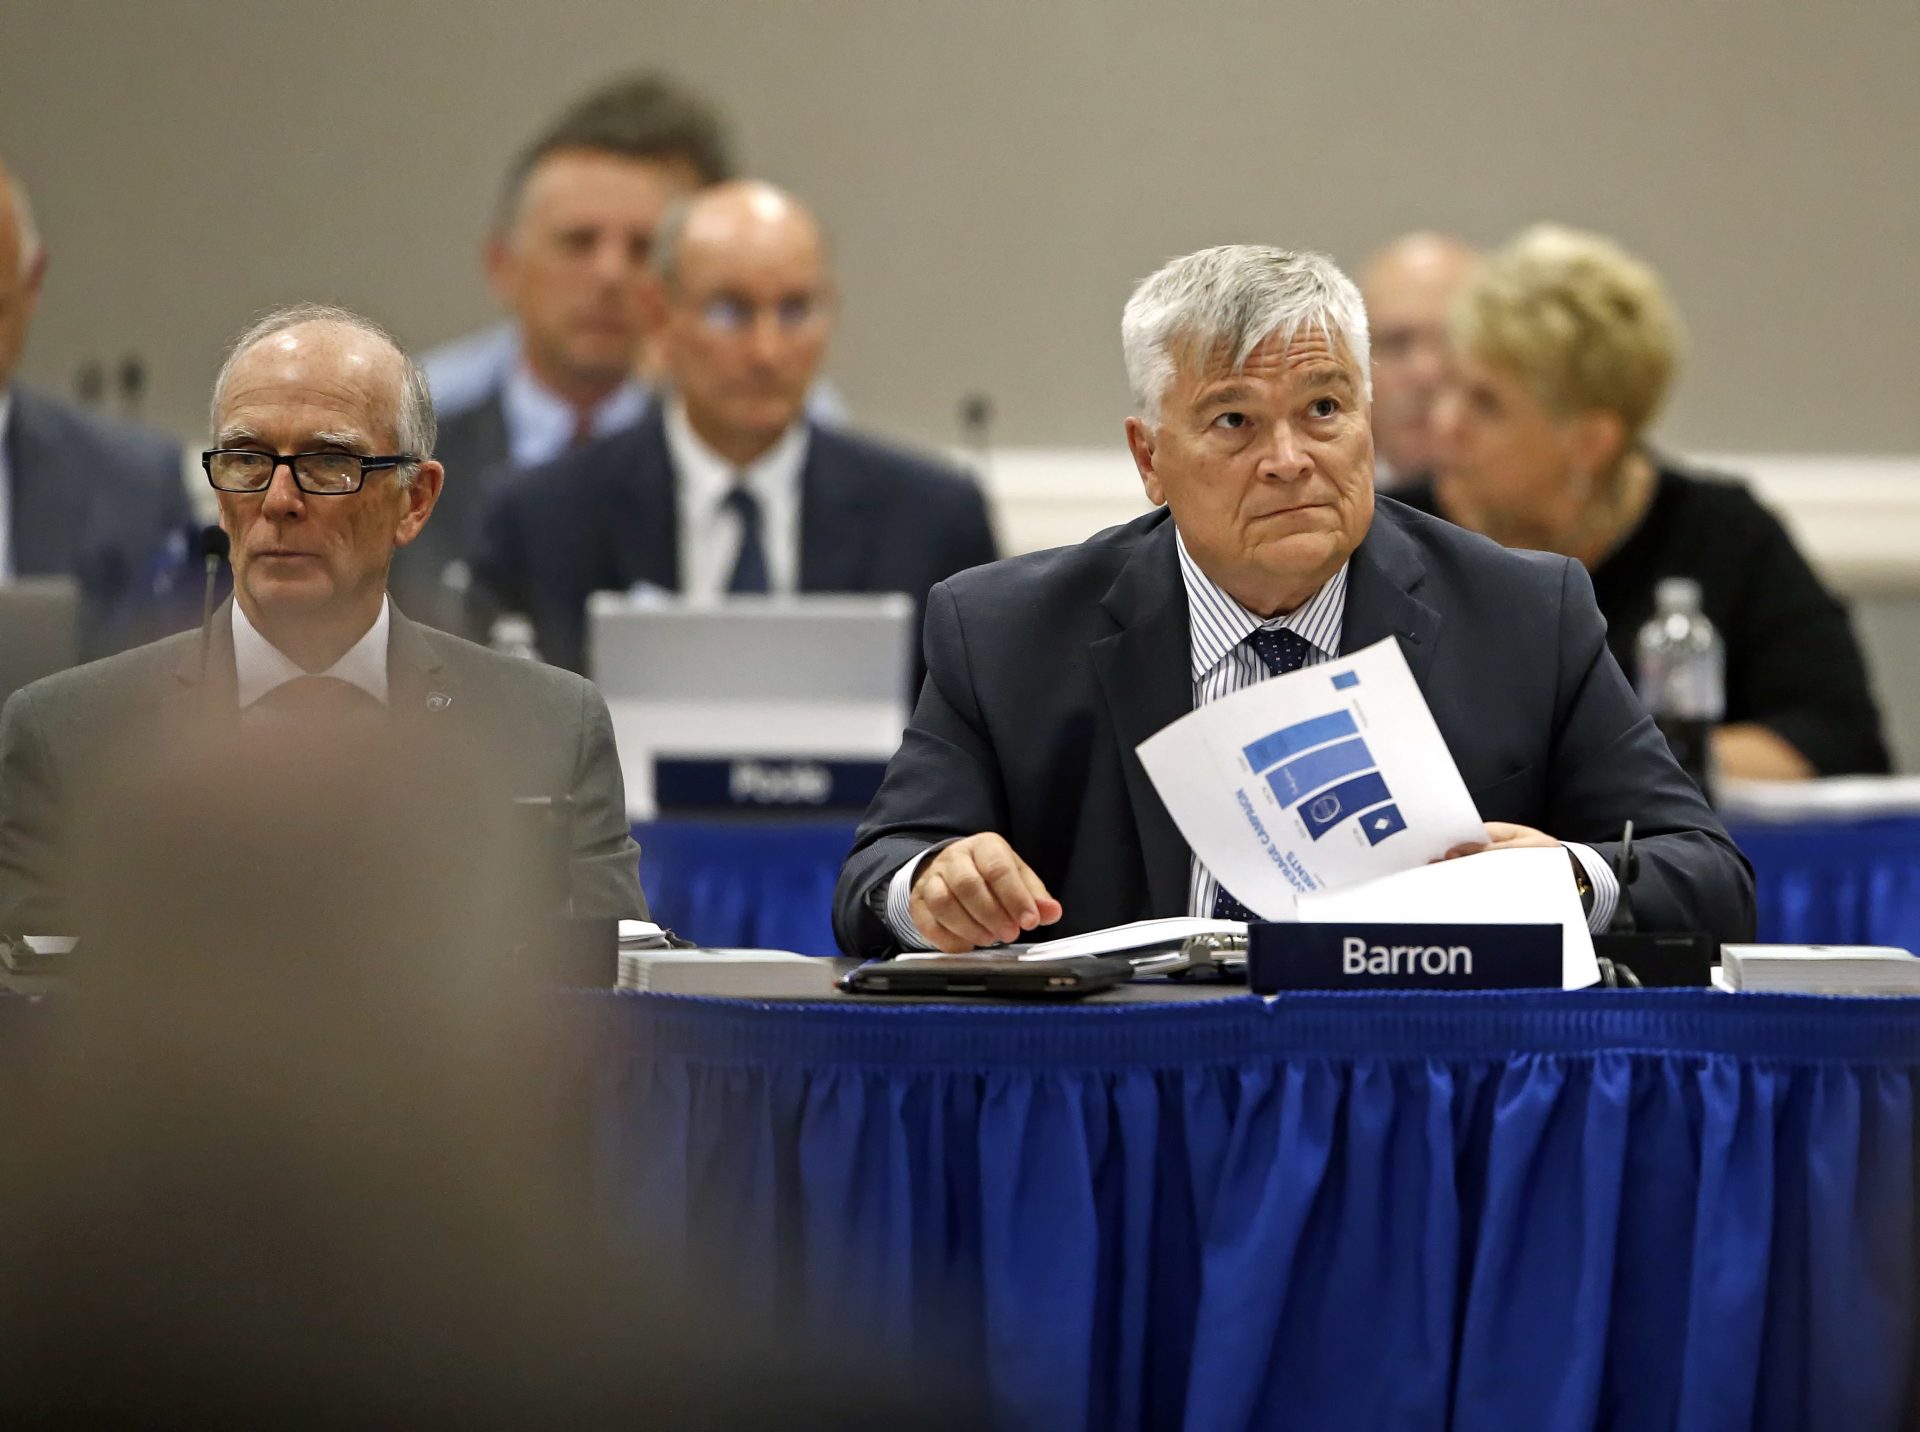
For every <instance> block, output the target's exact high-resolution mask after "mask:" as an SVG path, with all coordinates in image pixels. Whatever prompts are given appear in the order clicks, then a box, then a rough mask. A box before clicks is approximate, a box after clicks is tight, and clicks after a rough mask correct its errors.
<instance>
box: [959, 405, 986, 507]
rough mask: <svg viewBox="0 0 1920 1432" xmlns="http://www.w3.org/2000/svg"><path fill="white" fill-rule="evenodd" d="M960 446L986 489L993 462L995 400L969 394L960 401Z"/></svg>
mask: <svg viewBox="0 0 1920 1432" xmlns="http://www.w3.org/2000/svg"><path fill="white" fill-rule="evenodd" d="M960 445H961V446H962V447H963V448H965V449H966V451H967V456H968V457H969V459H971V461H972V464H973V475H974V477H975V478H976V479H977V480H978V481H979V483H980V485H981V486H982V487H985V486H986V485H987V477H988V470H989V468H990V467H991V466H992V462H993V399H992V398H990V397H988V396H987V395H986V394H985V393H969V394H967V395H966V396H965V397H964V398H962V399H961V400H960Z"/></svg>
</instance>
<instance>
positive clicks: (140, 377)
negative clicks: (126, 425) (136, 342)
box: [120, 353, 147, 418]
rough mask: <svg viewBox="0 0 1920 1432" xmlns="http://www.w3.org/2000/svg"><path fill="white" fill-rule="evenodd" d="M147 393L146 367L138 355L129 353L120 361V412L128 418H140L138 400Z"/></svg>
mask: <svg viewBox="0 0 1920 1432" xmlns="http://www.w3.org/2000/svg"><path fill="white" fill-rule="evenodd" d="M146 391H147V365H146V364H145V363H143V362H141V361H140V355H139V354H137V353H129V354H128V355H127V356H126V357H125V358H122V359H121V360H120V411H121V413H122V414H123V415H124V416H126V417H128V418H138V417H139V416H140V400H141V398H142V397H144V396H145V395H146Z"/></svg>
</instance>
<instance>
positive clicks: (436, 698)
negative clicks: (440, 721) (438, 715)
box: [427, 691, 453, 711]
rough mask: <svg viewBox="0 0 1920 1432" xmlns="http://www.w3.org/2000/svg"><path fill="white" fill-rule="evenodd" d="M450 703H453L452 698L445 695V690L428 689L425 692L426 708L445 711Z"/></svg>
mask: <svg viewBox="0 0 1920 1432" xmlns="http://www.w3.org/2000/svg"><path fill="white" fill-rule="evenodd" d="M451 705H453V698H452V697H451V696H449V695H447V693H446V692H444V691H430V692H428V693H427V710H429V711H445V710H446V709H447V708H448V707H449V706H451Z"/></svg>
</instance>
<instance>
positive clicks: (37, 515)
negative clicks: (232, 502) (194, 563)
mask: <svg viewBox="0 0 1920 1432" xmlns="http://www.w3.org/2000/svg"><path fill="white" fill-rule="evenodd" d="M6 445H7V471H8V474H9V478H10V482H11V485H12V493H11V502H12V508H11V516H12V521H11V529H12V543H11V545H12V550H13V569H14V571H15V572H17V573H18V574H19V575H21V576H23V577H37V576H72V577H75V578H77V579H78V580H79V583H80V592H81V597H82V599H83V602H84V608H83V613H82V634H81V644H82V647H83V649H84V650H85V651H86V652H87V653H88V654H90V655H97V654H100V653H102V652H105V651H108V650H112V649H115V648H116V647H118V646H120V645H124V644H125V643H126V641H127V640H128V639H129V638H128V637H127V636H126V635H123V634H122V633H124V632H128V631H132V630H137V627H136V626H135V625H134V624H135V623H137V622H138V620H139V618H140V616H141V615H142V614H141V612H140V611H139V610H138V608H139V606H140V604H141V602H142V600H143V598H144V596H145V594H146V593H147V592H150V591H151V589H152V582H153V577H154V576H155V574H156V570H157V569H158V568H159V567H160V566H161V565H162V564H164V563H166V562H167V561H169V560H175V561H177V560H178V555H177V554H176V553H170V552H169V547H170V544H172V543H175V542H177V541H178V540H179V539H180V538H181V537H182V536H183V535H184V534H185V533H186V532H187V531H188V529H189V527H190V526H191V525H192V522H193V513H192V510H191V509H190V507H189V506H188V503H187V491H186V485H185V481H184V479H183V477H182V471H181V460H180V446H179V444H178V443H175V442H174V441H173V440H172V439H171V438H168V437H166V436H165V435H164V434H161V433H156V432H152V431H149V430H148V429H146V428H142V427H136V426H134V425H133V424H131V423H123V422H119V421H117V420H115V419H111V418H105V417H102V416H100V415H99V414H97V413H90V412H88V411H87V410H86V409H84V408H79V407H75V406H74V405H73V404H71V403H65V402H62V401H61V400H60V399H58V398H53V397H49V396H48V395H47V394H45V393H41V392H38V391H36V390H35V389H32V388H28V387H25V386H23V385H22V384H19V383H16V384H14V385H13V413H12V416H11V417H10V418H9V419H8V422H7V432H6ZM196 614H197V609H196Z"/></svg>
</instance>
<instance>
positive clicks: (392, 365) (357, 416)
mask: <svg viewBox="0 0 1920 1432" xmlns="http://www.w3.org/2000/svg"><path fill="white" fill-rule="evenodd" d="M213 428H214V447H213V449H212V450H211V451H209V452H208V453H207V454H206V455H205V457H204V458H203V463H204V465H205V467H206V470H207V474H208V477H209V479H210V480H211V481H212V483H213V485H214V487H215V488H216V489H217V490H218V493H219V502H220V523H221V526H222V528H224V529H225V531H226V533H227V535H228V537H229V539H230V540H231V543H232V560H233V575H234V598H233V600H231V601H229V602H227V603H226V604H224V605H223V606H221V607H220V609H219V610H218V611H216V612H215V613H214V615H213V617H212V619H211V620H210V621H209V623H208V624H207V625H206V627H205V628H203V629H202V630H201V631H199V632H192V633H187V634H184V635H181V636H177V637H171V638H168V639H167V640H165V641H160V642H156V643H154V644H152V645H150V646H144V647H140V648H137V649H135V650H133V651H129V652H124V653H122V654H121V655H119V656H115V657H110V658H108V659H106V660H104V661H99V662H94V663H92V664H90V665H87V666H82V667H77V668H75V669H74V670H72V671H68V672H63V673H61V674H60V675H57V676H53V677H48V678H47V679H45V680H43V681H40V682H36V683H35V684H33V685H31V686H29V687H26V688H25V689H23V690H21V691H19V692H17V693H16V694H15V695H14V696H13V698H12V699H11V700H9V701H8V703H7V705H6V708H5V711H4V713H0V930H12V931H14V932H16V933H25V934H33V933H56V932H62V931H65V930H69V929H73V928H77V927H76V925H75V923H74V922H75V920H76V918H77V917H78V915H79V913H80V912H76V911H74V910H72V909H70V908H68V906H67V904H66V900H65V896H66V892H67V889H68V877H69V876H70V874H71V873H72V872H71V869H70V863H71V862H72V861H73V860H74V859H75V858H76V850H75V846H76V841H75V832H76V830H77V829H78V828H80V826H81V825H82V824H83V823H84V821H86V820H88V819H104V820H111V819H112V804H113V790H114V789H115V779H116V777H118V776H121V775H124V774H125V773H126V771H127V767H128V765H129V763H130V762H131V763H138V762H141V761H147V762H151V761H153V760H155V759H164V758H165V757H164V752H165V750H166V741H167V740H168V739H169V738H175V737H197V738H199V739H202V740H213V741H215V742H221V741H226V740H228V739H229V738H231V739H232V740H233V745H234V749H235V750H236V752H238V753H240V756H242V757H243V756H244V752H245V749H246V746H247V740H246V739H243V738H245V737H247V736H248V735H249V734H251V736H253V737H254V738H260V737H261V736H262V733H265V738H266V739H273V738H274V736H275V733H285V734H286V739H289V740H316V739H317V740H324V739H326V735H327V732H328V731H329V730H332V729H341V730H352V731H355V732H364V731H367V730H375V729H377V730H379V731H380V732H382V733H383V734H384V735H385V736H387V737H390V738H391V740H392V741H394V742H396V743H398V744H399V747H400V748H401V749H403V750H404V749H406V748H407V747H409V746H417V749H418V750H419V751H421V752H422V753H423V754H425V753H427V752H435V753H443V752H445V751H447V750H449V749H458V750H464V751H470V752H471V753H472V754H473V755H474V756H475V757H476V758H477V759H478V760H480V761H482V762H485V763H486V765H485V767H484V769H485V771H486V773H487V777H488V779H490V780H494V781H497V782H498V783H499V785H500V786H501V788H502V790H503V793H505V794H510V795H512V796H515V797H522V796H528V797H552V798H561V805H562V808H564V809H565V810H566V811H567V812H568V822H569V826H570V830H569V849H570V880H569V883H570V897H571V901H570V903H571V908H572V912H573V913H574V914H576V915H591V916H622V915H638V914H642V913H644V911H645V900H644V898H643V897H642V895H641V893H640V887H639V879H638V867H637V861H638V851H637V849H636V848H635V846H634V844H633V841H632V838H631V837H630V835H629V834H628V828H627V820H626V810H625V799H624V793H623V789H622V783H621V777H620V766H619V760H618V757H617V756H616V754H615V751H614V745H613V735H612V727H611V723H610V722H609V720H608V716H607V709H606V703H605V702H604V701H603V700H602V699H601V697H600V695H599V693H598V692H597V691H595V690H594V688H593V687H592V686H590V685H589V684H588V683H587V682H585V681H583V680H581V679H580V678H579V677H577V676H573V675H570V674H569V673H566V672H563V671H558V670H555V669H553V668H550V667H545V666H540V665H538V664H536V663H532V662H527V661H519V660H515V659H513V658H509V657H503V656H498V655H496V654H494V653H492V652H489V651H487V650H486V649H484V648H482V647H478V646H475V645H473V644H472V643H470V642H465V641H461V640H459V639H458V638H456V637H452V636H448V635H446V634H444V633H441V632H438V631H434V630H431V629H429V628H425V627H421V626H418V625H416V624H415V623H413V622H411V621H409V620H408V619H407V618H406V617H405V616H403V615H402V614H401V613H400V612H399V610H398V609H397V608H396V607H395V606H394V605H393V603H392V602H391V601H389V600H388V597H387V590H386V588H387V573H388V569H389V567H390V565H391V563H392V560H393V553H394V550H395V549H396V548H397V547H403V546H405V545H406V544H408V543H409V542H411V541H413V540H414V539H415V538H416V537H417V536H418V535H419V533H420V530H421V528H422V527H423V526H424V525H425V524H426V522H427V520H428V518H429V517H430V516H431V515H432V512H433V507H434V502H435V500H436V499H437V498H438V496H439V492H440V484H441V479H442V471H441V467H440V464H439V463H437V462H435V461H434V460H433V456H432V453H433V441H434V421H433V407H432V403H431V400H430V399H429V397H428V393H427V386H426V380H425V378H424V377H423V376H422V375H421V373H420V370H419V368H418V367H417V366H416V365H415V364H414V363H413V362H412V361H411V360H410V359H409V358H408V357H407V356H406V355H405V354H404V353H402V352H401V351H400V349H399V347H398V346H397V345H396V344H395V343H394V341H393V339H392V338H391V337H390V336H388V335H387V334H386V333H385V332H384V331H383V330H382V329H381V328H379V327H378V326H377V325H376V324H373V323H372V322H370V321H368V320H367V319H365V318H362V317H359V316H358V315H356V314H353V313H350V312H347V311H345V310H342V309H332V308H322V307H318V306H303V307H297V308H291V309H285V310H281V311H280V312H277V313H274V314H271V315H269V316H267V317H266V318H264V319H262V320H261V321H260V322H258V323H256V324H255V325H254V326H253V327H252V328H251V329H250V330H248V332H247V333H246V334H244V335H243V336H242V337H241V338H240V339H239V341H238V342H236V343H235V345H234V347H233V349H232V350H231V352H230V354H229V356H228V358H227V362H226V364H225V366H224V367H223V368H222V369H221V372H220V377H219V379H218V381H217V383H216V385H215V388H214V402H213ZM237 759H238V758H237ZM240 765H241V767H242V768H240V769H236V770H235V772H234V775H235V779H236V780H240V781H244V780H245V779H246V772H245V770H244V762H243V761H241V762H240ZM505 815H506V813H505V811H504V810H503V812H502V818H503V819H504V818H505ZM307 854H308V855H309V856H311V855H312V854H313V853H311V852H309V853H307Z"/></svg>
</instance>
